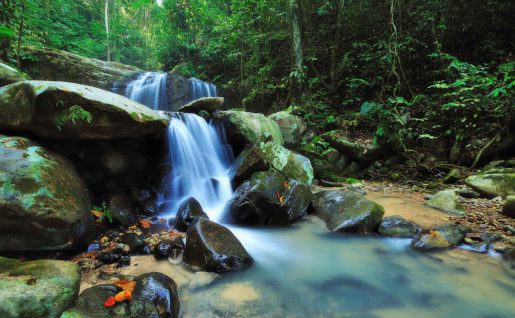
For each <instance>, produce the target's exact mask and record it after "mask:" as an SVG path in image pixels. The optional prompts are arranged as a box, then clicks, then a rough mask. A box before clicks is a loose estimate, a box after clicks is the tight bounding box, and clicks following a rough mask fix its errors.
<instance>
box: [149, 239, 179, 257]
mask: <svg viewBox="0 0 515 318" xmlns="http://www.w3.org/2000/svg"><path fill="white" fill-rule="evenodd" d="M183 252H184V241H183V240H182V238H179V237H177V238H175V239H173V240H164V241H161V242H159V243H158V244H157V245H156V246H155V247H154V257H155V258H156V259H167V258H168V257H172V258H173V259H176V258H177V257H178V256H180V255H181V254H182V253H183Z"/></svg>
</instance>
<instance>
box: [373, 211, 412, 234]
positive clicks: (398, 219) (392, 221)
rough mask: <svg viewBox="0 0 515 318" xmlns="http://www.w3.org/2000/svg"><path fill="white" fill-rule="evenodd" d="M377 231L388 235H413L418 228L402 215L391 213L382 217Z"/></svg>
mask: <svg viewBox="0 0 515 318" xmlns="http://www.w3.org/2000/svg"><path fill="white" fill-rule="evenodd" d="M379 233H380V234H382V235H384V236H390V237H414V236H415V235H417V234H418V233H420V228H419V227H418V226H417V225H416V224H415V223H413V222H411V221H409V220H407V219H405V218H403V217H402V216H398V215H392V216H389V217H386V218H384V219H383V221H382V222H381V225H380V226H379Z"/></svg>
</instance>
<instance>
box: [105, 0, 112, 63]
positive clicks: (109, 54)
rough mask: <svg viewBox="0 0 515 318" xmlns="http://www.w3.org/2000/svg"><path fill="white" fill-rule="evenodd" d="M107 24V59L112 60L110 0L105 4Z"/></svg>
mask: <svg viewBox="0 0 515 318" xmlns="http://www.w3.org/2000/svg"><path fill="white" fill-rule="evenodd" d="M105 26H106V37H107V61H108V62H111V46H110V45H111V44H110V41H111V40H110V34H109V0H106V5H105Z"/></svg>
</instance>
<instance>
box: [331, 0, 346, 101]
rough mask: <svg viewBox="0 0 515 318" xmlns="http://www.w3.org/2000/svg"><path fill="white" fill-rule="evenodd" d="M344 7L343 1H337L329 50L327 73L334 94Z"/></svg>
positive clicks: (336, 82) (336, 84)
mask: <svg viewBox="0 0 515 318" xmlns="http://www.w3.org/2000/svg"><path fill="white" fill-rule="evenodd" d="M344 7H345V0H339V1H338V14H337V18H336V30H335V33H334V42H333V47H332V50H331V69H330V71H329V78H330V84H329V85H330V87H331V91H332V92H336V89H337V87H338V78H337V73H338V57H339V55H340V48H341V42H342V41H341V34H342V29H343V13H344V12H343V9H344Z"/></svg>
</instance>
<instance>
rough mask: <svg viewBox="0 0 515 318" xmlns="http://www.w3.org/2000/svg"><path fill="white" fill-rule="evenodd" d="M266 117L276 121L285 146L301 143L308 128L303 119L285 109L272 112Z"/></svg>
mask: <svg viewBox="0 0 515 318" xmlns="http://www.w3.org/2000/svg"><path fill="white" fill-rule="evenodd" d="M268 118H270V119H272V120H273V121H275V122H276V123H277V125H278V126H279V129H280V130H281V134H282V136H283V139H284V143H285V144H286V145H287V146H299V145H300V144H301V143H302V141H303V139H304V137H305V135H306V132H307V129H308V128H307V125H306V122H305V121H304V119H302V118H300V117H299V116H295V115H292V114H291V113H289V112H287V111H282V112H278V113H275V114H272V115H270V116H268Z"/></svg>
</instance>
